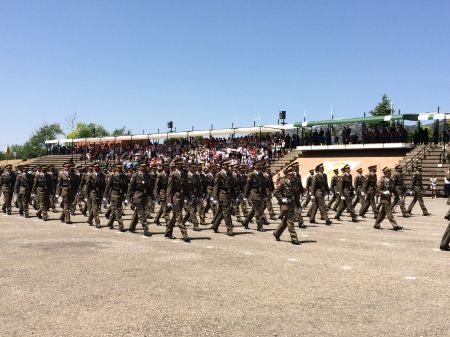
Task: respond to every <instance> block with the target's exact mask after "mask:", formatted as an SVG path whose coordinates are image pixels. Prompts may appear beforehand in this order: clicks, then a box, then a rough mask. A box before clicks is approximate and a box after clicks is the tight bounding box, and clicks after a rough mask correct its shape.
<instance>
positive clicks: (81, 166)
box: [75, 164, 83, 170]
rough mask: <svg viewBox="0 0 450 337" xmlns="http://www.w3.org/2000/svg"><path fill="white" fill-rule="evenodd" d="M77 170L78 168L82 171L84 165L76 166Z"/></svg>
mask: <svg viewBox="0 0 450 337" xmlns="http://www.w3.org/2000/svg"><path fill="white" fill-rule="evenodd" d="M75 168H76V169H77V170H81V169H82V168H83V165H82V164H77V166H75Z"/></svg>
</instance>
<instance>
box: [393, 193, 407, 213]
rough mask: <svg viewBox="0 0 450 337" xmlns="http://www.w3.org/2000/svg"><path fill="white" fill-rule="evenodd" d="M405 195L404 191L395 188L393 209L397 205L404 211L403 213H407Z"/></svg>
mask: <svg viewBox="0 0 450 337" xmlns="http://www.w3.org/2000/svg"><path fill="white" fill-rule="evenodd" d="M404 198H405V196H404V195H403V192H402V191H401V190H400V191H399V190H397V189H395V190H394V201H393V202H392V209H394V208H395V206H397V205H398V206H399V207H400V210H401V211H402V214H403V215H405V214H406V208H405V199H404Z"/></svg>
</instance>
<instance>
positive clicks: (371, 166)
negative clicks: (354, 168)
mask: <svg viewBox="0 0 450 337" xmlns="http://www.w3.org/2000/svg"><path fill="white" fill-rule="evenodd" d="M372 168H377V165H370V166H369V167H368V169H369V170H370V169H372Z"/></svg>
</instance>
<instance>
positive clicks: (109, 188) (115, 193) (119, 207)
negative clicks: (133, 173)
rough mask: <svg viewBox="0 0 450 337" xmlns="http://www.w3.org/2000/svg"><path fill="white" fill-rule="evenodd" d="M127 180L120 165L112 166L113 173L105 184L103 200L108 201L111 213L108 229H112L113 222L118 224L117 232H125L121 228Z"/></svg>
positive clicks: (122, 227)
mask: <svg viewBox="0 0 450 337" xmlns="http://www.w3.org/2000/svg"><path fill="white" fill-rule="evenodd" d="M127 187H128V180H127V177H126V176H125V174H124V173H123V168H122V164H120V163H119V164H116V165H114V173H113V174H112V175H111V176H110V177H109V180H108V182H107V183H106V187H105V193H104V197H103V198H104V199H109V200H110V203H111V205H110V209H111V213H110V215H109V221H108V227H109V228H111V229H114V221H117V222H118V223H119V230H120V231H121V232H125V231H126V229H125V228H124V226H123V220H122V216H123V202H124V200H125V194H126V193H127Z"/></svg>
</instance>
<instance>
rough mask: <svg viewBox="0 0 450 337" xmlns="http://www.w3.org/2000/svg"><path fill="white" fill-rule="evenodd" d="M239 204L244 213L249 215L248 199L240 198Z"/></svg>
mask: <svg viewBox="0 0 450 337" xmlns="http://www.w3.org/2000/svg"><path fill="white" fill-rule="evenodd" d="M239 206H240V207H241V210H242V214H243V215H244V217H246V216H247V215H248V208H247V201H245V200H244V198H243V197H241V198H240V200H239Z"/></svg>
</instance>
